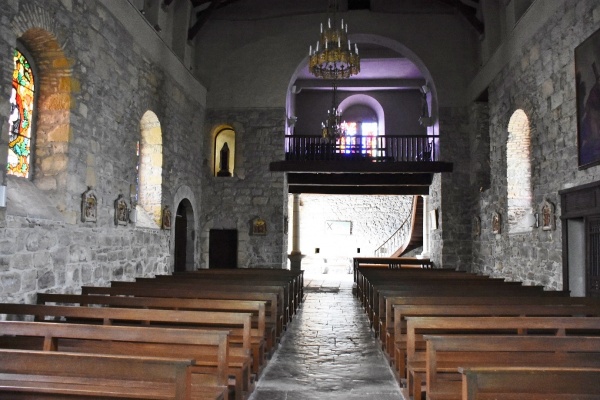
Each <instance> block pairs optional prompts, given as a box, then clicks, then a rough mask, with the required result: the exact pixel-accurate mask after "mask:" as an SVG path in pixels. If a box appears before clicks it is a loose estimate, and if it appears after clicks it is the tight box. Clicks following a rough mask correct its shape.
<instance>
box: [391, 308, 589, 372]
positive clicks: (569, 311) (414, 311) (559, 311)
mask: <svg viewBox="0 0 600 400" xmlns="http://www.w3.org/2000/svg"><path fill="white" fill-rule="evenodd" d="M485 299H486V298H475V301H474V304H462V305H454V304H442V302H440V303H438V304H431V305H427V304H417V305H415V304H409V305H401V304H397V305H395V306H394V314H395V321H394V329H393V335H394V336H393V337H394V341H393V345H391V347H390V350H391V349H393V351H390V352H389V353H388V356H389V357H390V359H392V360H393V361H394V364H395V366H396V368H397V371H398V374H399V376H403V377H405V376H406V369H405V360H404V355H405V353H404V352H405V351H406V347H404V346H405V345H406V318H409V317H418V316H421V317H427V316H441V317H451V316H473V317H483V316H496V317H500V316H507V317H508V316H521V317H526V316H557V317H559V316H560V317H565V316H594V317H600V302H596V304H576V303H575V304H567V305H563V304H560V303H555V302H548V303H538V304H529V303H528V301H529V298H525V300H522V301H520V302H519V301H517V300H518V299H519V298H513V300H512V302H511V303H512V304H501V300H502V299H497V298H495V299H496V301H494V302H491V301H489V302H486V301H485ZM480 301H481V303H480ZM486 303H487V304H486ZM415 347H416V348H420V349H424V347H425V342H424V341H423V340H420V341H419V340H418V339H417V342H416V343H415Z"/></svg>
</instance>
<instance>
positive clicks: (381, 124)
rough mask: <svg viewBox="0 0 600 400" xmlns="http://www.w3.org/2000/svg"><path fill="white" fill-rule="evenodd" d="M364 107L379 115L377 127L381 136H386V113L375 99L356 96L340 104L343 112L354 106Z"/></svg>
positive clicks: (366, 96) (361, 95)
mask: <svg viewBox="0 0 600 400" xmlns="http://www.w3.org/2000/svg"><path fill="white" fill-rule="evenodd" d="M359 104H360V105H364V106H367V107H369V108H370V109H372V110H373V111H374V112H375V114H376V115H377V124H378V125H377V127H378V129H379V135H385V113H384V111H383V107H382V106H381V104H380V103H379V101H377V100H376V99H375V98H373V97H371V96H368V95H366V94H355V95H352V96H349V97H346V98H345V99H344V100H342V101H341V102H340V104H339V108H340V109H341V110H347V109H348V108H350V107H352V106H354V105H359Z"/></svg>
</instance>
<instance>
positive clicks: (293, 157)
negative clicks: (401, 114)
mask: <svg viewBox="0 0 600 400" xmlns="http://www.w3.org/2000/svg"><path fill="white" fill-rule="evenodd" d="M438 154H439V137H438V136H437V135H436V136H424V135H421V136H399V135H395V136H392V135H386V136H353V137H344V138H339V139H336V140H335V141H329V140H326V139H322V138H321V137H319V136H308V135H290V136H286V138H285V160H284V161H274V162H272V163H271V164H270V170H271V171H273V172H287V173H288V184H289V192H290V193H324V194H401V195H418V194H428V193H429V185H430V184H431V182H432V180H433V174H434V173H439V172H451V171H452V163H449V162H443V161H439V160H438Z"/></svg>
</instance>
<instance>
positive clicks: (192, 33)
mask: <svg viewBox="0 0 600 400" xmlns="http://www.w3.org/2000/svg"><path fill="white" fill-rule="evenodd" d="M204 3H206V2H201V3H200V4H204ZM218 4H219V0H213V1H211V2H210V5H209V6H208V8H206V9H205V10H203V11H200V12H199V13H197V14H196V23H194V25H192V26H191V27H190V29H188V40H194V38H195V37H196V35H197V34H198V32H200V29H202V27H203V26H204V24H205V23H206V21H208V19H209V18H210V15H211V14H212V12H213V11H214V10H215V9H216V8H217V5H218Z"/></svg>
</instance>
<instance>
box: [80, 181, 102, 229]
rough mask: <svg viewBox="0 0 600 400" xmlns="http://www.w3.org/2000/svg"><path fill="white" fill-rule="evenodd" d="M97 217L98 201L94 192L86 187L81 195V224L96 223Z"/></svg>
mask: <svg viewBox="0 0 600 400" xmlns="http://www.w3.org/2000/svg"><path fill="white" fill-rule="evenodd" d="M97 215H98V199H97V198H96V192H95V191H94V190H92V188H91V187H90V186H88V190H86V191H85V192H83V194H82V195H81V222H96V219H97Z"/></svg>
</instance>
